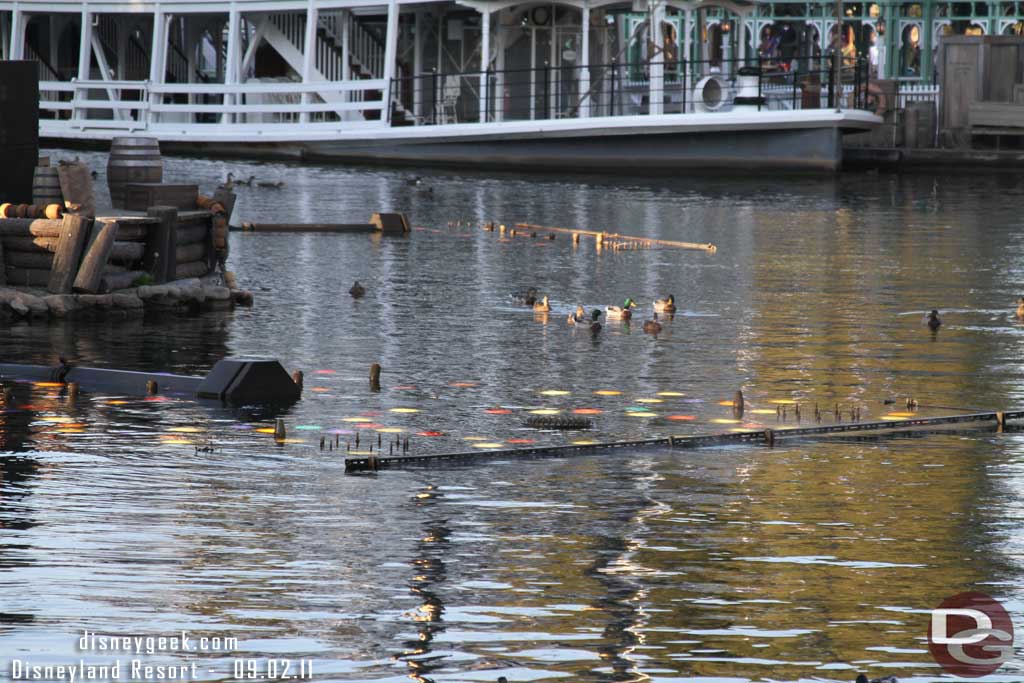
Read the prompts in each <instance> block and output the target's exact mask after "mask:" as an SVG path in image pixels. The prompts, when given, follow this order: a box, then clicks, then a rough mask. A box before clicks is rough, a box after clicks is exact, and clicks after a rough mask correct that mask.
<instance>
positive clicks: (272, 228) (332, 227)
mask: <svg viewBox="0 0 1024 683" xmlns="http://www.w3.org/2000/svg"><path fill="white" fill-rule="evenodd" d="M231 230H233V231H237V230H241V231H243V232H342V233H369V232H376V231H377V226H375V225H373V224H371V223H242V226H241V227H239V228H236V227H232V228H231Z"/></svg>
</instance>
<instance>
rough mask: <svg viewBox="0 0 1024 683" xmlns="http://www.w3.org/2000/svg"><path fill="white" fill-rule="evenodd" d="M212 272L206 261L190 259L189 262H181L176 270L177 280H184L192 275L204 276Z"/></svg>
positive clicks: (175, 276) (175, 277)
mask: <svg viewBox="0 0 1024 683" xmlns="http://www.w3.org/2000/svg"><path fill="white" fill-rule="evenodd" d="M209 272H210V269H209V266H208V265H207V263H206V261H205V260H203V261H189V262H188V263H179V264H177V267H176V268H175V271H174V279H175V280H184V279H185V278H190V277H203V276H204V275H207V274H208V273H209Z"/></svg>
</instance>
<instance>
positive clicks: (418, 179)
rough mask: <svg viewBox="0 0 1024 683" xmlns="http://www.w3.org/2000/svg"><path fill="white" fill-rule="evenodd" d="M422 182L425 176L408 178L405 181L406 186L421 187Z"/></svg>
mask: <svg viewBox="0 0 1024 683" xmlns="http://www.w3.org/2000/svg"><path fill="white" fill-rule="evenodd" d="M421 182H423V176H419V175H418V176H415V177H413V178H406V180H405V184H406V185H419V184H420V183H421Z"/></svg>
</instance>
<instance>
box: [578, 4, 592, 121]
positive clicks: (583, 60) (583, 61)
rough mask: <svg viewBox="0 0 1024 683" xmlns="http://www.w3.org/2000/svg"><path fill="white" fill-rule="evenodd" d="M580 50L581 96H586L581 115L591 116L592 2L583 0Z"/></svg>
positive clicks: (582, 103)
mask: <svg viewBox="0 0 1024 683" xmlns="http://www.w3.org/2000/svg"><path fill="white" fill-rule="evenodd" d="M580 30H581V31H582V32H583V33H582V34H581V36H580V52H581V53H582V54H580V55H579V59H578V60H577V62H576V63H577V64H579V66H580V97H583V98H586V99H584V100H583V101H582V102H581V103H580V114H579V115H580V116H581V117H585V116H590V95H589V91H590V2H589V0H583V7H582V9H581V10H580Z"/></svg>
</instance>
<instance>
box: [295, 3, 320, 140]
mask: <svg viewBox="0 0 1024 683" xmlns="http://www.w3.org/2000/svg"><path fill="white" fill-rule="evenodd" d="M318 16H319V15H318V14H317V9H316V5H314V4H313V0H309V4H308V5H307V6H306V36H305V40H304V42H303V45H302V50H303V52H302V82H303V83H304V84H308V83H311V82H312V81H313V72H314V71H315V68H316V67H315V61H314V59H315V57H316V26H317V23H318V21H319V19H318ZM311 101H312V93H308V92H304V93H302V103H303V104H309V103H310V102H311ZM299 122H300V123H309V112H306V111H304V112H302V113H301V114H299Z"/></svg>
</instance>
